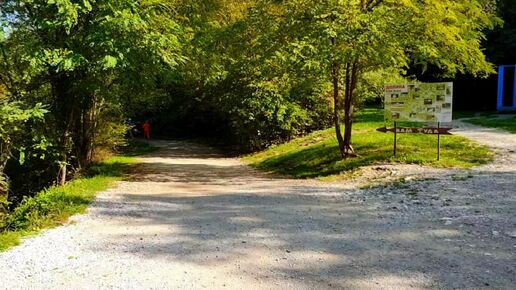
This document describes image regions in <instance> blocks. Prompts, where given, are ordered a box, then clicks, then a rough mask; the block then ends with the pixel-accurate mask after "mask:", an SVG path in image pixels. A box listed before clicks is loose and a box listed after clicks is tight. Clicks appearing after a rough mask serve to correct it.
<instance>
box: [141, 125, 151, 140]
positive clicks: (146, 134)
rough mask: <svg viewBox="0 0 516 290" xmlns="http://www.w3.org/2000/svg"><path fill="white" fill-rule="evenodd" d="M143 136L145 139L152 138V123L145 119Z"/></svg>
mask: <svg viewBox="0 0 516 290" xmlns="http://www.w3.org/2000/svg"><path fill="white" fill-rule="evenodd" d="M143 137H145V139H150V123H149V121H145V123H143Z"/></svg>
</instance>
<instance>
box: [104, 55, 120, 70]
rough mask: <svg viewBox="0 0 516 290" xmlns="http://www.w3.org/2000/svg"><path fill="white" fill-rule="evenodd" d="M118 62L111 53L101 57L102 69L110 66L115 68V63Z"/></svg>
mask: <svg viewBox="0 0 516 290" xmlns="http://www.w3.org/2000/svg"><path fill="white" fill-rule="evenodd" d="M117 63H118V60H117V59H116V57H113V56H111V55H106V56H105V57H104V58H103V59H102V67H103V68H104V69H112V68H115V67H116V65H117Z"/></svg>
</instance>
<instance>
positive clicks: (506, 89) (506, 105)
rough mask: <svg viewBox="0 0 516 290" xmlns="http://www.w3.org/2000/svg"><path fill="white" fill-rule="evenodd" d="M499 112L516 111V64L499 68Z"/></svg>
mask: <svg viewBox="0 0 516 290" xmlns="http://www.w3.org/2000/svg"><path fill="white" fill-rule="evenodd" d="M496 107H497V110H498V111H512V110H515V111H516V64H513V65H500V66H499V67H498V101H497V105H496Z"/></svg>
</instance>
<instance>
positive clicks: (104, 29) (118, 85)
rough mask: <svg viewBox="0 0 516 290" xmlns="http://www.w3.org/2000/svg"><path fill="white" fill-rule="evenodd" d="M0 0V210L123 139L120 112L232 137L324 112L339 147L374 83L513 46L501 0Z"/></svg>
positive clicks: (264, 132) (275, 135) (309, 123)
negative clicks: (0, 29)
mask: <svg viewBox="0 0 516 290" xmlns="http://www.w3.org/2000/svg"><path fill="white" fill-rule="evenodd" d="M0 7H1V8H0V9H1V18H2V31H1V35H0V212H1V211H2V210H7V208H8V207H9V206H8V204H9V203H8V202H7V201H9V202H10V204H11V205H10V206H11V207H12V206H14V205H16V203H18V202H19V201H20V200H21V199H22V198H23V197H24V196H30V195H33V194H34V193H35V192H37V191H38V190H41V189H42V188H44V187H46V186H49V185H50V184H54V183H56V184H64V183H65V182H66V181H67V180H70V179H72V178H74V176H76V175H77V174H81V172H83V171H84V170H85V169H86V168H88V167H89V166H90V165H91V164H92V162H94V161H95V160H97V159H99V158H101V157H102V156H103V155H104V154H105V152H109V151H114V150H116V149H117V148H119V147H120V146H123V145H124V144H125V143H126V137H127V132H128V130H129V123H128V122H127V120H129V119H131V120H133V121H134V122H136V124H138V126H139V124H141V123H142V122H143V121H145V120H149V121H150V123H151V124H152V128H153V133H156V134H159V135H161V136H167V137H174V136H187V137H198V136H204V137H217V138H219V139H223V140H225V141H226V142H229V143H231V144H233V145H236V146H238V147H239V148H241V150H244V151H251V150H257V149H261V148H265V147H267V146H269V145H271V144H275V143H279V142H282V141H286V140H289V139H291V138H293V137H295V136H299V135H303V134H306V133H307V132H310V131H313V130H316V129H322V128H328V127H330V126H333V127H335V130H336V139H337V141H338V143H339V145H340V146H339V148H340V151H341V154H342V157H343V158H348V157H352V156H353V155H354V154H355V152H354V150H353V147H352V126H353V114H354V112H355V111H356V110H358V109H359V108H360V107H361V106H363V105H364V104H368V103H369V104H370V103H377V102H379V100H380V98H379V96H381V94H382V90H383V86H384V85H385V84H386V83H393V82H403V81H405V80H407V79H409V80H415V79H419V78H420V77H421V76H422V75H424V74H425V72H427V71H428V70H431V71H432V76H433V77H434V78H449V77H452V76H455V75H456V74H463V75H468V76H475V77H483V76H487V75H489V74H492V73H494V72H495V70H494V66H493V64H492V63H491V62H494V63H498V62H502V61H504V62H505V61H513V62H514V61H515V60H514V59H512V60H507V59H503V60H502V59H500V58H501V57H502V56H505V57H510V56H511V55H512V56H513V54H510V53H503V51H507V50H513V49H514V48H515V46H516V40H515V39H514V35H516V33H514V30H515V27H516V26H515V25H516V23H514V19H516V17H514V15H515V13H516V5H515V4H514V1H511V0H499V1H490V0H458V1H457V0H455V1H443V0H427V1H418V0H405V1H394V0H326V1H313V0H238V1H236V0H206V1H193V0H164V1H157V0H141V1H134V0H114V1H113V0H81V1H75V0H45V1H42V0H31V1H28V0H18V1H15V0H6V1H2V2H1V4H0ZM502 19H503V20H505V21H506V22H505V25H504V24H503V21H502ZM486 36H487V37H488V38H487V39H486ZM485 52H487V54H488V57H487V58H486V55H485ZM341 131H343V132H341ZM2 205H4V206H2Z"/></svg>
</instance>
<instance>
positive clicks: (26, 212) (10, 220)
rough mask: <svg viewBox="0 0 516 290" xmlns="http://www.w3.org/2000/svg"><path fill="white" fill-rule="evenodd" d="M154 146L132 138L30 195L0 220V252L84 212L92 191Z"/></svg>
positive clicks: (119, 176) (100, 188) (119, 175)
mask: <svg viewBox="0 0 516 290" xmlns="http://www.w3.org/2000/svg"><path fill="white" fill-rule="evenodd" d="M154 150H156V148H155V147H153V146H151V145H148V144H146V143H138V142H133V143H132V144H131V146H129V147H128V148H126V149H124V150H123V151H122V152H121V154H122V155H117V156H113V157H111V158H109V159H107V160H105V161H102V162H98V163H95V164H93V165H92V166H91V168H90V170H89V171H88V172H87V173H85V174H84V176H82V177H79V178H76V179H74V180H73V181H70V182H68V183H67V184H66V185H64V186H52V187H50V188H48V189H45V190H43V191H41V192H39V193H38V194H37V195H35V196H34V197H31V198H26V199H24V200H23V201H22V202H21V203H20V205H19V206H18V207H16V208H15V209H14V210H13V211H12V212H10V213H8V214H7V216H5V217H4V218H3V222H2V221H0V252H1V251H5V250H7V249H9V248H11V247H13V246H16V245H18V244H20V242H21V238H23V237H25V236H30V235H34V234H37V233H38V232H40V231H41V230H43V229H46V228H53V227H56V226H59V225H61V224H63V223H66V222H67V220H68V218H69V217H71V216H72V215H75V214H79V213H84V212H85V211H86V208H87V207H88V205H89V204H90V202H91V201H92V200H93V199H94V198H95V195H96V194H97V193H98V192H100V191H103V190H106V189H108V188H109V187H110V186H112V185H113V183H114V182H116V181H119V180H122V179H123V176H124V173H125V172H127V170H128V169H129V168H130V167H131V165H132V164H134V163H135V162H136V160H137V158H136V157H135V156H138V155H141V154H144V153H149V152H152V151H154Z"/></svg>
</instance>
